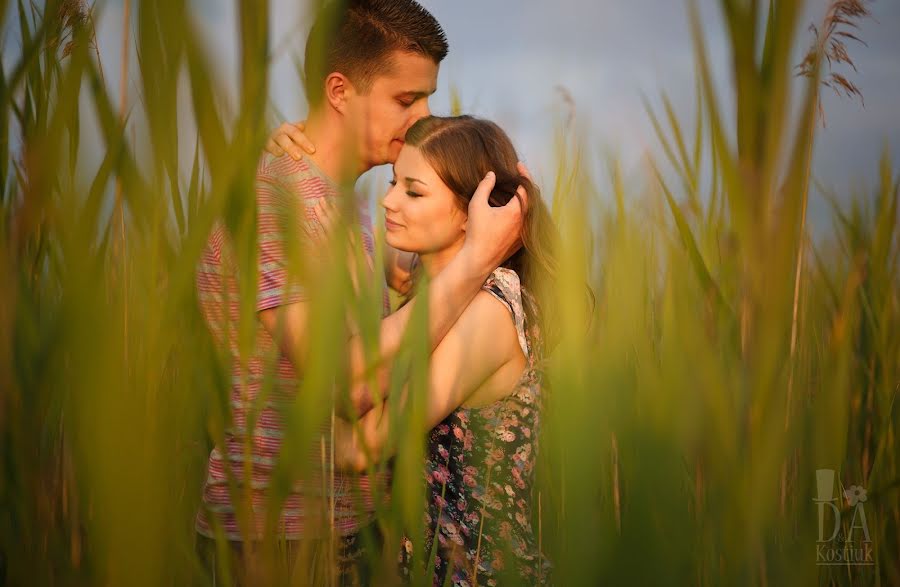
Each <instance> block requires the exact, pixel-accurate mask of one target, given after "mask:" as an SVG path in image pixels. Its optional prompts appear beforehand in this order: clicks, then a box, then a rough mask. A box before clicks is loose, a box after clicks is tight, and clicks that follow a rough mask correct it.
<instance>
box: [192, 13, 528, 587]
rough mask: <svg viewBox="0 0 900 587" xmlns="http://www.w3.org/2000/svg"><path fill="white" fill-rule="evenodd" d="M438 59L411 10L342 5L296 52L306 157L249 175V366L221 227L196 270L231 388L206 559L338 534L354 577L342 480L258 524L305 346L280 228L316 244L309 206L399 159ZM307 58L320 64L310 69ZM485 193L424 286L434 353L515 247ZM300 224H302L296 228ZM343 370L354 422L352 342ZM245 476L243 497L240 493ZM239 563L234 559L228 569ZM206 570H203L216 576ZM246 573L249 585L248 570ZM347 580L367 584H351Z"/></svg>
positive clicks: (429, 30) (356, 365)
mask: <svg viewBox="0 0 900 587" xmlns="http://www.w3.org/2000/svg"><path fill="white" fill-rule="evenodd" d="M446 53H447V42H446V39H445V37H444V33H443V30H442V29H441V27H440V25H439V24H438V23H437V21H436V20H435V19H434V17H433V16H431V15H430V14H429V13H428V12H427V11H426V10H425V9H423V8H422V7H421V6H420V5H418V4H417V3H416V2H415V1H414V0H351V1H350V2H344V3H336V4H335V3H333V4H330V5H327V6H326V7H325V9H324V10H323V11H322V12H321V13H320V15H319V16H318V18H317V20H316V23H315V24H314V25H313V28H312V30H311V32H310V36H309V40H308V41H307V55H306V66H305V67H306V71H305V77H306V79H305V80H304V83H305V86H306V88H305V89H306V93H307V97H308V100H309V103H310V113H309V118H308V121H307V126H306V133H307V135H308V136H309V138H310V139H311V140H312V141H313V142H314V143H315V144H316V146H317V149H316V150H315V153H313V154H312V155H310V156H309V157H308V158H304V159H300V160H292V159H291V158H288V157H281V158H276V157H273V156H269V155H267V156H264V157H263V159H262V160H261V162H260V165H259V169H258V174H257V205H258V231H259V235H258V236H259V239H258V240H259V243H260V254H259V263H258V278H259V279H258V283H259V290H258V295H257V299H256V311H257V315H258V318H259V320H258V322H259V324H258V327H257V329H256V337H255V346H254V348H253V349H252V352H251V353H250V356H249V357H248V356H247V353H246V352H245V353H244V354H241V353H239V352H238V344H237V340H236V338H237V334H236V333H235V332H234V331H235V330H236V329H234V328H232V329H230V330H229V329H227V327H224V326H223V325H224V324H225V323H228V322H232V323H236V320H237V314H236V313H235V312H236V311H237V310H236V309H235V307H236V306H238V304H234V303H233V302H234V300H235V299H236V297H237V291H238V290H237V288H236V285H235V284H236V281H237V280H236V279H235V277H234V275H233V271H232V265H231V263H230V261H229V259H230V258H231V257H232V255H231V252H230V246H231V245H230V244H229V236H228V234H227V233H226V232H225V230H224V229H223V228H221V227H219V228H217V229H215V230H214V231H213V233H212V235H211V236H210V239H209V245H208V247H207V250H206V251H205V253H204V256H203V259H202V260H201V265H200V268H199V270H198V278H197V281H198V289H199V291H200V297H201V301H202V306H203V312H204V315H205V316H206V318H207V321H208V322H209V324H210V328H211V330H212V331H213V334H214V336H215V337H216V339H217V341H219V343H220V344H223V345H226V344H227V346H228V347H229V349H230V352H231V355H232V364H233V369H232V381H233V382H234V383H233V386H232V390H231V405H232V413H233V422H232V424H233V426H232V427H231V428H229V429H228V430H227V431H226V433H225V441H224V445H223V446H216V448H215V449H214V450H213V452H212V454H211V455H210V460H209V469H208V476H207V481H206V485H205V487H204V493H203V506H202V507H201V510H200V512H199V513H198V515H197V521H196V529H197V532H198V533H199V534H200V535H201V536H202V537H205V539H203V540H205V541H206V545H205V548H206V550H208V551H210V552H215V545H214V544H211V542H210V540H209V539H211V538H213V537H214V536H215V535H216V534H217V531H218V532H221V534H223V535H224V536H225V538H227V539H228V540H229V541H230V545H231V550H232V552H233V553H241V554H242V555H243V554H246V551H247V550H248V549H246V548H243V545H244V541H247V540H249V541H251V543H256V542H257V541H260V540H262V539H263V538H264V535H265V534H266V533H267V532H273V531H277V532H278V533H279V535H280V536H281V537H282V538H283V539H284V540H285V541H287V544H288V550H289V551H291V550H292V549H293V548H294V546H293V545H295V544H297V543H298V541H301V540H302V541H304V542H309V541H310V540H313V541H314V540H316V539H323V538H326V537H327V536H325V535H323V533H324V532H329V531H336V532H337V534H338V535H339V536H340V537H341V544H340V545H339V552H338V561H337V562H338V566H339V567H340V571H341V573H342V580H343V581H351V580H353V579H352V578H351V575H352V574H353V573H360V572H362V573H364V572H365V570H364V569H362V570H360V569H358V568H355V567H354V561H355V560H357V559H358V558H359V553H358V548H359V546H358V543H356V537H357V535H358V533H359V532H360V531H361V530H364V529H366V527H367V525H369V524H370V523H371V521H372V519H373V518H374V516H373V514H372V512H373V509H374V504H373V503H372V502H371V499H368V500H366V499H363V503H362V509H363V510H364V514H363V516H362V517H360V516H359V515H358V510H359V508H360V505H361V504H360V503H359V502H358V501H354V500H353V499H352V494H353V493H354V492H351V491H350V490H349V487H350V483H349V480H348V479H345V478H343V477H342V476H341V474H340V473H334V475H335V477H334V482H333V483H331V482H329V483H328V484H326V485H327V487H326V490H325V492H324V493H325V495H322V491H319V492H318V494H317V493H316V491H315V489H316V488H318V487H322V484H321V483H319V479H317V480H315V482H313V481H310V482H309V483H308V484H307V485H305V486H300V485H299V484H298V485H297V486H296V487H295V488H294V490H293V491H292V492H291V493H290V495H289V496H288V497H287V499H286V501H285V502H284V507H283V509H282V511H281V513H280V516H279V518H278V528H277V529H275V528H267V527H266V524H265V522H266V512H265V506H266V499H267V496H268V490H269V488H270V486H269V483H270V479H271V475H272V472H273V468H274V467H275V465H276V463H277V462H278V457H279V455H280V452H281V446H282V439H283V437H284V420H283V417H282V413H281V411H280V409H279V402H281V404H284V403H287V402H289V401H290V398H291V397H292V395H293V394H295V393H296V390H297V388H298V386H299V383H298V381H299V380H300V379H302V377H303V373H304V371H305V369H306V367H307V365H308V361H309V357H310V355H311V353H310V347H311V346H312V344H313V342H312V341H311V340H310V338H311V337H310V336H309V333H308V332H307V330H308V328H307V326H308V324H309V322H310V318H309V300H308V297H307V292H306V291H305V290H304V289H303V287H300V286H297V285H296V284H295V283H292V282H289V275H288V271H287V265H288V262H287V257H288V252H289V251H288V250H287V249H288V244H289V240H290V239H289V234H287V233H286V231H285V230H284V229H283V227H282V226H281V225H282V223H283V220H284V219H285V218H299V220H300V222H298V224H297V225H296V226H295V227H293V228H297V229H298V230H304V231H306V232H309V231H310V227H311V230H312V232H313V233H315V232H316V227H317V218H316V213H315V206H314V204H315V203H317V202H319V201H321V200H325V199H327V200H335V199H338V198H340V189H339V188H338V186H339V185H342V184H343V185H346V183H347V180H351V181H355V179H356V178H358V177H359V175H361V174H362V173H364V172H365V171H367V170H368V169H370V168H371V167H373V166H376V165H381V164H384V163H390V162H393V161H394V160H395V159H396V157H397V155H398V153H399V152H400V148H401V147H402V145H403V138H404V136H405V134H406V131H407V129H408V128H409V127H410V126H412V124H413V123H414V122H415V121H416V120H418V119H419V118H422V117H424V116H427V115H428V114H429V110H428V97H429V96H430V95H431V94H432V93H434V91H435V89H436V84H437V75H438V66H439V64H440V62H441V60H442V59H443V58H444V56H445V55H446ZM318 54H321V55H323V56H324V57H323V58H322V59H317V55H318ZM492 187H493V177H492V176H490V175H489V176H488V177H487V178H485V180H484V181H483V182H482V184H481V186H479V190H478V192H476V196H475V197H474V198H473V200H472V205H471V207H470V210H469V221H468V230H467V240H466V243H465V246H464V248H463V250H462V252H460V254H459V255H458V256H457V258H456V259H454V261H453V262H452V263H451V264H450V265H449V266H448V267H447V268H446V269H445V270H444V271H443V272H442V273H441V274H440V275H439V276H438V277H437V278H435V279H434V280H433V281H432V283H431V284H430V287H429V292H428V294H429V299H430V303H429V325H428V334H429V337H430V341H431V348H432V350H433V349H434V348H435V347H436V346H437V344H438V343H439V342H440V341H441V339H442V338H443V336H444V335H445V334H446V333H447V331H448V330H449V329H450V327H451V326H452V325H453V324H454V322H455V321H456V319H457V318H458V317H459V316H460V314H461V313H462V312H463V310H464V309H465V307H466V306H467V305H468V303H469V301H471V300H472V298H473V297H474V296H475V295H476V294H477V292H478V291H479V290H480V288H481V285H482V284H483V283H484V281H485V279H486V278H487V276H488V275H489V274H490V273H491V271H492V270H493V269H494V268H495V267H497V266H498V265H499V264H500V263H501V262H502V261H503V260H504V259H506V258H507V257H508V256H509V254H510V253H511V252H512V251H514V250H515V248H516V247H517V246H518V235H519V231H520V229H521V216H522V214H521V213H522V211H521V209H520V208H519V204H518V201H517V200H516V199H513V200H512V202H511V203H510V204H509V205H508V206H506V207H504V208H491V207H490V206H489V205H488V203H487V196H488V194H489V192H490V189H491V188H492ZM292 211H293V212H294V213H292ZM305 221H309V222H308V225H305V226H301V224H303V223H304V222H305ZM362 221H363V223H364V226H363V227H362V236H363V241H364V245H365V247H366V250H367V252H368V253H370V254H371V252H372V244H373V239H372V233H371V227H370V226H369V225H368V222H367V219H366V218H365V217H364V216H363V218H362ZM287 232H289V231H287ZM316 242H318V241H316V240H313V242H312V243H307V244H308V245H309V246H308V248H311V249H312V250H311V251H307V253H308V254H310V255H311V256H317V251H315V247H316ZM326 262H327V261H326ZM229 300H231V302H232V303H229ZM415 305H416V302H415V300H413V301H412V302H411V303H409V304H406V305H405V306H404V307H403V308H402V309H400V310H399V311H397V312H396V313H394V314H392V315H390V316H387V317H385V318H383V320H382V322H381V325H380V355H381V357H380V358H381V363H382V364H389V362H390V361H391V359H392V358H393V356H394V355H395V354H396V352H397V351H398V349H399V346H400V342H401V339H402V337H403V333H404V331H405V328H406V326H407V323H408V322H409V319H410V316H411V313H412V312H413V309H414V307H415ZM273 354H274V355H277V358H276V359H275V362H276V365H275V369H277V374H278V376H277V378H275V379H276V381H277V382H276V383H275V388H276V389H275V390H273V391H272V393H271V394H270V396H269V397H267V398H265V401H264V402H263V403H264V405H263V407H262V408H261V410H260V411H259V413H258V415H257V414H255V413H254V412H253V410H255V409H258V408H257V407H254V404H255V403H257V402H254V400H255V399H256V398H258V396H259V395H260V391H261V390H262V389H263V385H264V380H265V379H266V365H267V364H268V363H271V360H269V359H267V357H270V356H272V355H273ZM347 357H348V361H349V369H350V378H351V393H350V404H351V406H352V409H355V410H356V411H357V412H359V413H362V412H364V411H365V410H366V409H368V408H369V407H370V406H371V405H372V402H373V397H372V393H373V392H374V393H376V394H377V393H381V394H384V393H385V391H384V390H382V389H375V390H371V389H367V388H366V387H365V386H364V385H362V384H361V382H362V380H363V376H364V372H365V369H366V365H365V364H364V359H363V357H364V353H363V350H362V345H361V343H360V340H359V338H358V337H352V338H350V339H349V340H348V341H347ZM269 371H271V368H270V369H269ZM248 421H250V422H255V426H254V427H253V429H252V430H248V426H249V424H248ZM248 453H249V454H248ZM311 458H312V457H311ZM311 468H312V467H311ZM248 473H249V475H250V476H251V478H252V484H251V486H250V487H246V486H245V485H246V484H245V483H244V480H245V479H246V477H247V474H248ZM229 477H231V478H232V479H233V480H235V481H236V482H237V484H238V491H237V495H235V494H234V491H233V490H232V489H231V488H230V487H229ZM329 481H330V480H329ZM379 482H381V483H384V479H381V480H378V479H375V480H372V479H368V478H367V477H365V476H363V477H362V478H361V479H359V480H358V489H360V493H362V494H363V495H366V494H367V493H368V492H370V490H371V489H372V487H371V486H372V485H373V484H376V483H379ZM357 495H358V493H357ZM234 501H239V503H234ZM325 509H328V510H329V512H328V513H329V515H330V516H332V517H333V520H330V521H329V524H328V526H332V527H326V528H323V526H322V524H321V523H319V521H320V520H321V519H322V518H323V517H324V514H325V511H324V510H325ZM289 554H291V553H290V552H289ZM242 558H244V557H243V556H241V557H236V559H237V561H238V564H239V561H240V559H242ZM289 558H290V557H289ZM216 566H217V565H216V564H213V568H215V567H216ZM238 574H240V573H238ZM248 574H249V575H253V572H252V570H251V571H248ZM251 580H252V579H251ZM307 580H310V581H315V580H317V579H309V577H307ZM356 580H361V581H364V580H365V578H364V577H360V575H359V574H357V575H356Z"/></svg>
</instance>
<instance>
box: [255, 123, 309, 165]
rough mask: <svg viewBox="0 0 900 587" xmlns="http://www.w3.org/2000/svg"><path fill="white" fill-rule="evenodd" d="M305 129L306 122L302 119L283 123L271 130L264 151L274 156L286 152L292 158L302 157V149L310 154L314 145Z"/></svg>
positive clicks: (279, 155)
mask: <svg viewBox="0 0 900 587" xmlns="http://www.w3.org/2000/svg"><path fill="white" fill-rule="evenodd" d="M305 130H306V123H305V122H303V121H300V122H285V123H283V124H282V125H281V126H279V127H278V128H276V129H275V130H274V131H272V134H271V136H269V140H267V141H266V151H268V152H269V153H272V154H273V155H275V156H276V157H281V156H282V155H284V154H285V153H287V154H288V155H290V156H291V157H292V158H294V159H300V158H302V157H303V153H304V151H305V152H306V153H308V154H310V155H312V154H313V153H315V152H316V146H315V145H313V144H312V142H311V141H310V140H309V139H308V138H307V137H306V135H305V134H304V131H305Z"/></svg>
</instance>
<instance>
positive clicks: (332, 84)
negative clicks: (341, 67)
mask: <svg viewBox="0 0 900 587" xmlns="http://www.w3.org/2000/svg"><path fill="white" fill-rule="evenodd" d="M353 91H354V89H353V84H352V83H350V80H349V79H348V78H347V76H345V75H344V74H343V73H340V72H338V71H333V72H331V73H330V74H328V77H326V78H325V100H327V101H328V103H329V104H330V105H331V107H332V108H334V109H335V110H337V111H338V112H340V113H341V114H344V113H346V110H347V100H348V98H349V97H350V95H351V94H352V93H353Z"/></svg>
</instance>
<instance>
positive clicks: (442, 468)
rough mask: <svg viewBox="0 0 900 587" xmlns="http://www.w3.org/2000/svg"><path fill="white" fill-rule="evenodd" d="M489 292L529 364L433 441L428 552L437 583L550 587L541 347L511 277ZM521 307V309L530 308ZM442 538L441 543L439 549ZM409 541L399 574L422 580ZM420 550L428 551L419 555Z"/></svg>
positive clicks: (502, 274)
mask: <svg viewBox="0 0 900 587" xmlns="http://www.w3.org/2000/svg"><path fill="white" fill-rule="evenodd" d="M482 289H484V290H486V291H488V292H490V293H491V294H493V295H494V296H495V297H496V298H497V299H499V300H500V301H501V302H503V303H504V304H505V305H506V306H507V307H508V308H509V310H510V312H511V315H512V318H513V320H514V322H515V325H516V331H517V333H518V336H519V344H520V345H521V347H522V350H523V352H524V353H525V357H526V367H525V370H524V372H523V373H522V376H521V377H520V379H519V381H518V382H517V383H516V385H515V388H514V389H513V390H512V392H511V393H510V394H509V395H508V396H506V397H504V398H502V399H500V400H498V401H496V402H494V403H491V404H489V405H487V406H480V407H472V408H468V407H462V406H461V407H459V408H457V409H456V410H454V411H453V412H452V413H451V414H450V415H449V416H447V418H445V419H444V421H443V422H441V423H440V424H438V425H437V426H436V427H435V428H434V429H433V430H432V431H431V433H430V435H429V438H428V447H427V454H426V463H425V464H426V467H425V477H426V483H427V489H426V497H427V499H428V503H427V507H426V512H425V545H424V547H425V548H424V552H426V553H431V552H432V551H433V552H434V578H433V584H434V585H444V584H447V583H445V581H446V580H447V579H448V574H449V584H451V585H456V586H460V587H466V586H474V585H488V586H491V585H497V584H498V581H499V584H508V583H509V582H510V579H512V580H513V581H515V582H516V583H517V584H535V585H537V584H540V585H543V584H546V583H547V581H548V576H547V575H548V571H549V563H548V562H547V561H546V560H545V559H544V557H543V556H541V553H540V552H538V542H537V539H536V537H535V532H534V530H533V528H532V523H531V521H532V504H533V503H534V499H533V498H534V495H533V494H534V489H533V488H534V477H535V471H534V467H535V460H536V452H537V438H538V433H539V426H540V414H541V407H542V401H543V397H542V387H543V382H542V374H541V372H540V370H539V369H538V363H539V361H540V360H541V359H542V353H543V345H542V340H541V336H540V330H539V328H538V325H537V323H536V321H534V320H529V318H530V317H531V316H533V315H534V313H533V312H530V313H528V315H526V312H525V304H530V308H529V309H531V308H534V306H533V304H534V300H533V298H532V297H531V296H530V295H529V294H528V292H527V290H523V289H522V288H521V285H520V282H519V276H518V275H517V274H516V273H515V272H514V271H512V270H510V269H505V268H499V269H497V270H495V271H494V272H493V273H492V274H491V276H490V277H489V278H488V280H487V281H486V282H485V284H484V286H483V287H482ZM523 302H524V303H523ZM436 531H437V544H436V545H435V543H434V537H435V533H436ZM412 551H413V548H412V544H411V543H410V542H409V540H408V539H406V538H405V539H404V541H403V544H402V548H401V553H400V569H401V574H402V575H403V576H404V577H407V578H413V577H420V576H421V573H422V572H424V569H423V568H422V565H416V564H414V563H413V562H412V561H411V553H412ZM417 552H423V551H422V550H417Z"/></svg>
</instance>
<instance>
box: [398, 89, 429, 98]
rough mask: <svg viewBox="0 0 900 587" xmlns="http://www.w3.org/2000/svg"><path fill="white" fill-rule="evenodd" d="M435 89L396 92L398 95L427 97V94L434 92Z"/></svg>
mask: <svg viewBox="0 0 900 587" xmlns="http://www.w3.org/2000/svg"><path fill="white" fill-rule="evenodd" d="M436 91H437V90H428V91H420V90H407V91H405V92H400V93H399V94H397V95H398V96H409V97H412V98H427V97H428V96H430V95H432V94H433V93H435V92H436Z"/></svg>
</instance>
